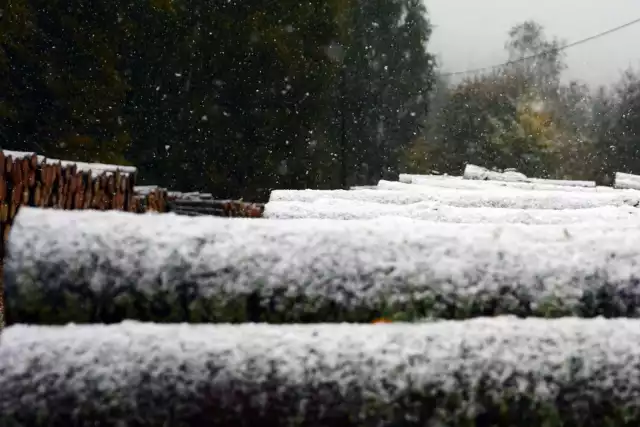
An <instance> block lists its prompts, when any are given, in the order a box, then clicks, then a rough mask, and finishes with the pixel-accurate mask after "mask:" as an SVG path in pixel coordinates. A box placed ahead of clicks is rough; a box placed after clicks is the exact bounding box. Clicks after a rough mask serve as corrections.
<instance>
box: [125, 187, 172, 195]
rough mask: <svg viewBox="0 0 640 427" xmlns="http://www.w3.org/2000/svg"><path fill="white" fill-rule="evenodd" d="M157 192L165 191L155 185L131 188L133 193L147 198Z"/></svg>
mask: <svg viewBox="0 0 640 427" xmlns="http://www.w3.org/2000/svg"><path fill="white" fill-rule="evenodd" d="M158 190H159V191H165V189H164V188H162V187H159V186H157V185H136V186H135V187H133V192H134V193H135V194H138V195H140V196H147V195H149V194H151V193H153V192H154V191H158Z"/></svg>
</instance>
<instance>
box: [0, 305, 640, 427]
mask: <svg viewBox="0 0 640 427" xmlns="http://www.w3.org/2000/svg"><path fill="white" fill-rule="evenodd" d="M1 339H2V345H1V346H0V424H1V425H6V426H12V425H23V426H26V425H28V426H34V427H38V426H67V425H105V426H106V425H135V426H139V427H151V426H162V425H172V426H177V425H185V426H187V425H190V426H205V425H213V426H221V425H239V426H240V425H242V426H245V425H256V426H257V425H280V426H289V425H297V426H304V427H321V426H327V425H339V426H345V427H349V426H354V427H356V426H357V427H361V426H374V425H385V426H394V425H395V426H408V425H410V426H450V427H463V426H470V425H501V426H516V425H538V426H542V425H566V426H580V427H596V426H604V425H619V426H633V425H638V424H639V423H640V399H638V396H640V346H639V345H638V342H640V321H639V320H631V319H613V320H612V319H608V320H607V319H602V318H599V319H589V320H586V319H576V318H565V319H556V320H544V319H517V318H513V317H497V318H480V319H474V320H468V321H441V322H433V323H418V324H386V325H357V324H339V325H328V324H320V325H317V324H316V325H266V324H244V325H235V326H234V325H188V324H177V325H176V324H173V325H158V324H149V323H138V322H125V323H121V324H115V325H68V326H58V327H56V326H25V325H17V326H13V327H10V328H8V329H6V330H5V332H4V333H3V335H2V338H1ZM479 420H480V421H479ZM483 420H484V421H483ZM488 420H491V422H489V421H488Z"/></svg>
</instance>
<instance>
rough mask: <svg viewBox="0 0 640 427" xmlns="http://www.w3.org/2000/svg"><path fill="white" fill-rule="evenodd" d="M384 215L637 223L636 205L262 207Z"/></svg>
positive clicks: (342, 203) (320, 214) (291, 215)
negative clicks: (573, 206) (596, 206)
mask: <svg viewBox="0 0 640 427" xmlns="http://www.w3.org/2000/svg"><path fill="white" fill-rule="evenodd" d="M387 216H389V217H393V216H395V217H404V218H413V219H421V220H428V221H434V222H459V223H494V224H503V223H522V224H570V223H580V222H587V223H597V222H605V223H610V222H613V221H626V220H634V221H638V223H639V224H640V209H638V208H634V207H631V206H620V207H615V206H603V207H598V208H586V209H509V208H459V207H454V206H447V205H442V204H438V203H433V202H421V203H413V204H406V205H394V204H383V203H371V202H361V201H352V200H344V199H317V200H315V201H313V202H308V203H306V202H278V201H276V202H269V203H267V204H266V206H265V211H264V217H265V218H279V219H296V218H298V219H302V218H320V219H342V220H354V219H372V218H380V217H387Z"/></svg>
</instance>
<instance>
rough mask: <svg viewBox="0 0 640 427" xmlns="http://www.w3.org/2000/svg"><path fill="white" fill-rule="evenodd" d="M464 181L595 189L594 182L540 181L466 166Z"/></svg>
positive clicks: (509, 173) (513, 172) (517, 174)
mask: <svg viewBox="0 0 640 427" xmlns="http://www.w3.org/2000/svg"><path fill="white" fill-rule="evenodd" d="M463 177H464V179H469V180H490V181H507V182H530V183H536V184H547V185H563V186H568V187H595V186H596V183H595V182H594V181H574V180H560V179H541V178H528V177H527V176H526V175H524V174H522V173H520V172H516V171H512V170H507V171H504V172H494V171H490V170H489V169H486V168H483V167H480V166H475V165H471V164H468V165H466V167H465V169H464V176H463Z"/></svg>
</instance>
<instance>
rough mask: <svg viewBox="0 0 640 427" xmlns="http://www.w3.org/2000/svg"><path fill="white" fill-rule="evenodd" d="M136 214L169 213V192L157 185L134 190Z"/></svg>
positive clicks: (139, 187)
mask: <svg viewBox="0 0 640 427" xmlns="http://www.w3.org/2000/svg"><path fill="white" fill-rule="evenodd" d="M134 194H135V201H136V212H138V213H144V212H167V210H168V206H167V201H168V192H167V190H166V189H165V188H162V187H158V186H155V185H147V186H138V187H135V188H134Z"/></svg>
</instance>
